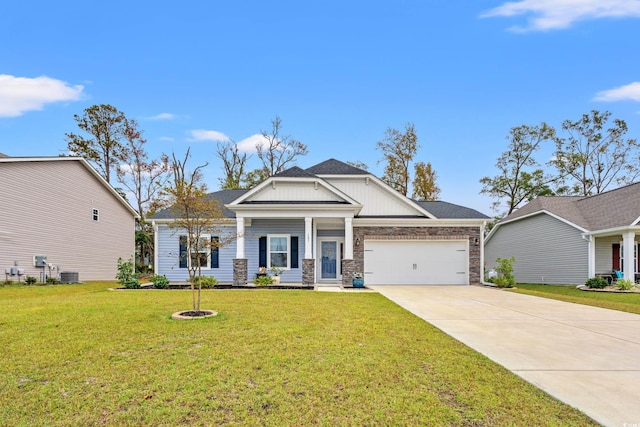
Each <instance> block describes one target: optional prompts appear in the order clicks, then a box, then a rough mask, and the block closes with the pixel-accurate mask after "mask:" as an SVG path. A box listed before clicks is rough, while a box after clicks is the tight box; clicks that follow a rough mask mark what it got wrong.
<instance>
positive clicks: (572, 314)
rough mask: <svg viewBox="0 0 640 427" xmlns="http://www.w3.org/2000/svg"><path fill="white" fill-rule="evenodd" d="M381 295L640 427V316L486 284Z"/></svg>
mask: <svg viewBox="0 0 640 427" xmlns="http://www.w3.org/2000/svg"><path fill="white" fill-rule="evenodd" d="M373 288H374V290H376V291H378V292H380V293H381V294H382V295H384V296H385V297H387V298H389V299H390V300H392V301H394V302H396V303H397V304H398V305H400V306H401V307H403V308H405V309H407V310H409V311H411V312H412V313H414V314H416V315H417V316H419V317H421V318H422V319H424V320H426V321H427V322H429V323H431V324H433V325H435V326H436V327H438V328H439V329H441V330H442V331H444V332H445V333H447V334H448V335H450V336H452V337H453V338H455V339H457V340H459V341H461V342H463V343H465V344H466V345H468V346H469V347H471V348H473V349H474V350H476V351H478V352H480V353H482V354H484V355H485V356H487V357H489V358H490V359H492V360H494V361H495V362H497V363H499V364H501V365H503V366H504V367H505V368H507V369H509V370H510V371H512V372H514V373H516V374H517V375H519V376H520V377H522V378H524V379H525V380H527V381H529V382H530V383H532V384H534V385H536V386H537V387H539V388H541V389H542V390H544V391H546V392H547V393H549V394H550V395H552V396H554V397H556V398H557V399H559V400H561V401H563V402H565V403H568V404H569V405H571V406H574V407H576V408H578V409H580V410H581V411H583V412H584V413H585V414H587V415H588V416H590V417H591V418H593V419H594V420H596V421H597V422H599V423H601V424H603V425H606V426H617V427H631V426H640V316H639V315H635V314H630V313H623V312H619V311H613V310H606V309H602V308H597V307H590V306H585V305H579V304H572V303H567V302H562V301H556V300H551V299H545V298H538V297H533V296H529V295H522V294H516V293H511V292H508V291H501V290H497V289H491V288H483V287H479V286H374V287H373Z"/></svg>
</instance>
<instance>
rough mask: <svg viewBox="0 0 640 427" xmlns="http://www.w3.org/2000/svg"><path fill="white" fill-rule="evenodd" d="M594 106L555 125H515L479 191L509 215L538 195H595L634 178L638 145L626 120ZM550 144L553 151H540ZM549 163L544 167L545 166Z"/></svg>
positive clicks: (638, 169) (639, 172)
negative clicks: (543, 156)
mask: <svg viewBox="0 0 640 427" xmlns="http://www.w3.org/2000/svg"><path fill="white" fill-rule="evenodd" d="M610 119H611V113H610V112H609V111H605V112H600V111H597V110H592V111H591V112H590V113H588V114H583V115H582V117H580V118H579V119H578V120H564V121H563V122H562V126H561V130H560V131H557V130H556V129H555V128H553V127H552V126H549V125H548V124H547V123H545V122H542V123H540V124H539V125H534V126H530V125H521V126H516V127H513V128H511V130H510V131H509V134H508V136H507V137H506V139H507V140H508V141H509V144H508V147H507V150H506V151H504V152H503V153H502V154H501V155H500V156H499V157H498V159H497V161H496V164H495V166H496V170H497V174H496V175H494V176H492V177H491V176H485V177H483V178H481V179H480V183H481V184H482V189H481V190H480V193H481V194H486V195H488V196H490V197H492V198H493V199H494V202H493V205H492V208H493V209H494V210H495V211H496V212H497V213H498V216H500V217H501V216H506V215H509V214H510V213H512V212H514V211H515V210H516V209H518V208H520V207H521V206H523V205H524V204H526V203H527V202H529V201H531V200H533V199H534V198H536V197H537V196H546V195H564V196H591V195H595V194H600V193H602V192H603V191H606V190H611V189H613V188H616V187H618V186H621V185H626V184H630V183H632V182H635V181H636V180H637V179H638V177H639V176H640V147H639V145H638V142H637V140H636V139H634V138H628V137H627V136H626V135H627V133H628V127H627V124H626V122H625V121H624V120H621V119H611V120H610ZM543 147H552V148H553V154H552V157H551V158H550V159H549V160H548V161H547V162H546V163H544V164H543V163H541V162H540V160H539V159H538V158H537V157H536V155H539V152H540V150H541V149H542V148H543ZM544 166H546V168H545V167H544Z"/></svg>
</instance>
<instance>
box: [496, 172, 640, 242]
mask: <svg viewBox="0 0 640 427" xmlns="http://www.w3.org/2000/svg"><path fill="white" fill-rule="evenodd" d="M542 210H546V211H548V212H551V213H553V214H555V215H558V216H559V217H561V218H564V219H566V220H567V221H569V222H571V223H573V224H576V225H577V226H579V227H582V228H584V229H586V230H589V231H596V230H606V229H609V228H615V227H627V226H630V225H631V224H633V223H634V221H635V220H636V219H638V217H640V183H635V184H630V185H627V186H625V187H621V188H616V189H615V190H610V191H606V192H604V193H600V194H596V195H593V196H587V197H583V196H539V197H537V198H535V199H534V200H532V201H531V202H529V203H528V204H526V205H525V206H523V207H522V208H520V209H518V210H517V211H515V212H513V213H512V214H511V215H509V216H507V217H506V218H504V220H503V221H507V220H512V219H516V218H520V217H522V216H525V215H528V214H532V213H535V212H540V211H542Z"/></svg>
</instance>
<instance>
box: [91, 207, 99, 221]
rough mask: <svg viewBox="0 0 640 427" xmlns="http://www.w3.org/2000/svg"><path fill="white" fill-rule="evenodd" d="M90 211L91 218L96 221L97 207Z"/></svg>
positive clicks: (97, 216)
mask: <svg viewBox="0 0 640 427" xmlns="http://www.w3.org/2000/svg"><path fill="white" fill-rule="evenodd" d="M91 213H92V216H93V220H94V221H97V220H98V218H99V215H98V214H99V211H98V209H93V211H92V212H91Z"/></svg>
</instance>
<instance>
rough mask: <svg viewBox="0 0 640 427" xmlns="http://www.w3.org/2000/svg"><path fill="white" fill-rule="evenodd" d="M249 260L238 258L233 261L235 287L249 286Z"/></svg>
mask: <svg viewBox="0 0 640 427" xmlns="http://www.w3.org/2000/svg"><path fill="white" fill-rule="evenodd" d="M247 270H248V260H247V259H244V258H236V259H234V260H233V285H234V286H244V285H246V284H247V273H248V272H247Z"/></svg>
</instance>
